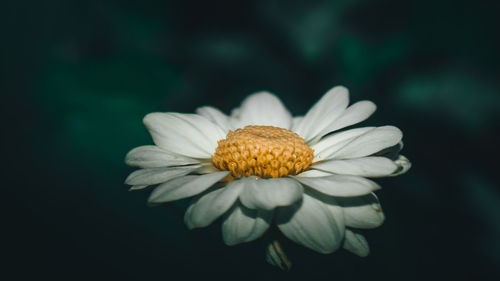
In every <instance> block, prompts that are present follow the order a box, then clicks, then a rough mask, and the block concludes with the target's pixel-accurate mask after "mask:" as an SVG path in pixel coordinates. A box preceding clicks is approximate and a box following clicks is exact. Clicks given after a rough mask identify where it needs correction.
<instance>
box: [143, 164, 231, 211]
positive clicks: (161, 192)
mask: <svg viewBox="0 0 500 281" xmlns="http://www.w3.org/2000/svg"><path fill="white" fill-rule="evenodd" d="M228 174H229V172H227V171H224V172H217V173H212V174H205V175H199V176H198V175H196V176H194V175H193V176H184V177H180V178H177V179H173V180H171V181H168V182H166V183H163V184H161V185H159V186H158V187H157V188H156V189H155V190H153V192H151V195H150V196H149V199H148V201H149V202H151V203H165V202H170V201H174V200H179V199H182V198H187V197H191V196H194V195H196V194H199V193H201V192H203V191H205V190H207V189H208V188H209V187H211V186H212V185H214V184H215V183H216V182H218V181H220V180H222V179H223V178H225V177H226V176H227V175H228Z"/></svg>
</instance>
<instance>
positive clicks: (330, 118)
mask: <svg viewBox="0 0 500 281" xmlns="http://www.w3.org/2000/svg"><path fill="white" fill-rule="evenodd" d="M348 103H349V91H348V90H347V89H346V88H345V87H343V86H337V87H334V88H332V89H330V90H329V91H328V92H327V93H326V94H325V95H324V96H323V97H321V99H320V100H319V101H318V102H316V104H315V105H313V107H311V109H310V110H309V111H308V112H307V114H306V115H305V116H304V119H303V120H302V122H300V123H299V124H298V125H297V127H294V128H293V131H294V132H296V133H297V134H299V135H300V136H301V137H303V138H304V139H305V140H306V142H307V141H310V140H312V139H314V138H315V137H316V136H318V135H319V134H320V132H322V131H323V130H324V129H325V128H327V127H328V125H329V124H331V123H332V122H334V121H335V120H336V119H337V118H338V117H339V116H340V115H342V113H343V112H344V110H345V109H346V107H347V104H348Z"/></svg>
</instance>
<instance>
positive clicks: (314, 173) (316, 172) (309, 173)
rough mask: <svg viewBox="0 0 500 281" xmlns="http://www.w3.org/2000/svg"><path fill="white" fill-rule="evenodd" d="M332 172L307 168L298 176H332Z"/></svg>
mask: <svg viewBox="0 0 500 281" xmlns="http://www.w3.org/2000/svg"><path fill="white" fill-rule="evenodd" d="M331 175H332V174H331V173H327V172H323V171H319V170H307V171H304V172H302V173H300V174H298V175H297V177H304V178H316V177H325V176H331Z"/></svg>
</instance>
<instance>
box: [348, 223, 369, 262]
mask: <svg viewBox="0 0 500 281" xmlns="http://www.w3.org/2000/svg"><path fill="white" fill-rule="evenodd" d="M344 249H346V250H348V251H349V252H351V253H353V254H356V255H358V256H360V257H366V256H368V254H370V247H369V246H368V241H366V239H365V237H364V236H363V235H361V234H360V233H358V232H357V231H356V230H353V231H351V230H349V229H346V230H345V239H344Z"/></svg>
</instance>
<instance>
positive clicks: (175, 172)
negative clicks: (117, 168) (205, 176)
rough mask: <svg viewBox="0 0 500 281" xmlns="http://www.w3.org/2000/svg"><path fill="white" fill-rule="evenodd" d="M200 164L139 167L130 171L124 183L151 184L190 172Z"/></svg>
mask: <svg viewBox="0 0 500 281" xmlns="http://www.w3.org/2000/svg"><path fill="white" fill-rule="evenodd" d="M200 167H201V166H198V165H196V166H182V167H162V168H148V169H140V170H137V171H134V172H132V173H131V174H130V175H129V176H128V177H127V179H126V180H125V183H126V184H128V185H152V184H158V183H162V182H166V181H168V180H171V179H173V178H177V177H181V176H184V175H187V174H189V173H191V172H192V171H194V170H196V169H198V168H200Z"/></svg>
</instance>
